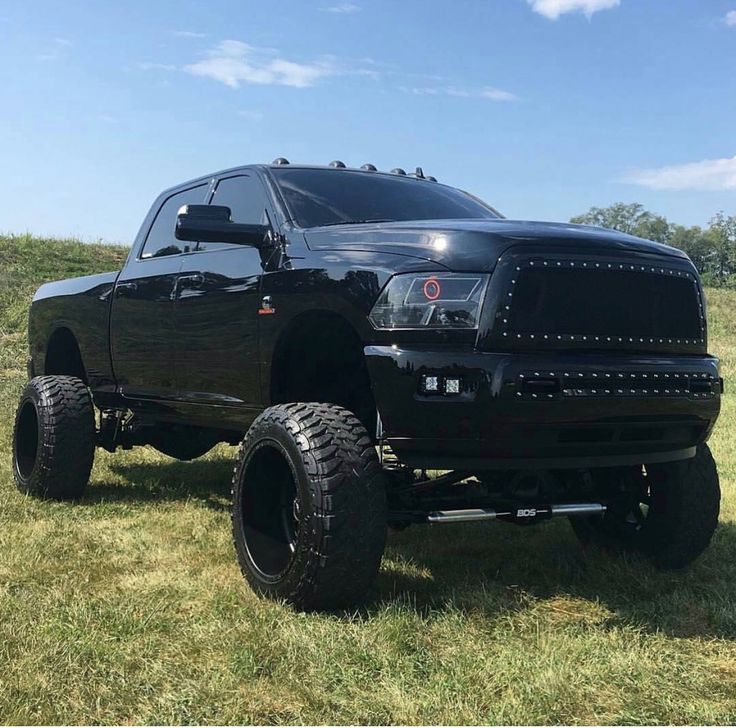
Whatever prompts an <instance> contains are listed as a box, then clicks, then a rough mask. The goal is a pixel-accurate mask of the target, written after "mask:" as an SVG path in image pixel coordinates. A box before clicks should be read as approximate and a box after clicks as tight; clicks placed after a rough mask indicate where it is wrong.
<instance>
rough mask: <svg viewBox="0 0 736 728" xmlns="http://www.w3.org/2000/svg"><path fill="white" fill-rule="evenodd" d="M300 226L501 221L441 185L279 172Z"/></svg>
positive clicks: (335, 172)
mask: <svg viewBox="0 0 736 728" xmlns="http://www.w3.org/2000/svg"><path fill="white" fill-rule="evenodd" d="M272 174H273V176H274V178H275V179H276V182H277V184H278V186H279V188H280V190H281V193H282V194H283V196H284V198H285V200H286V204H287V206H288V208H289V210H290V212H291V214H292V215H293V216H294V218H295V221H296V223H297V224H298V225H299V226H300V227H305V228H306V227H318V226H320V225H339V224H341V223H359V222H392V221H395V220H458V219H463V218H497V217H499V215H498V213H496V212H495V211H494V210H493V209H491V208H490V207H488V206H486V205H485V204H484V203H482V202H481V201H480V200H477V199H475V198H474V197H471V196H470V195H468V194H467V193H465V192H461V191H460V190H456V189H454V188H452V187H446V186H445V185H440V184H438V183H436V182H430V181H428V180H420V179H416V178H414V177H401V176H398V175H396V176H393V177H389V176H388V175H383V174H376V173H372V172H357V171H356V172H352V171H347V170H344V169H274V170H272Z"/></svg>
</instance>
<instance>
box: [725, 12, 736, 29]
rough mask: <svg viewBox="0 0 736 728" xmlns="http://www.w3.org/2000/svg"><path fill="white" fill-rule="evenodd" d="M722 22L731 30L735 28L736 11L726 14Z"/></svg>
mask: <svg viewBox="0 0 736 728" xmlns="http://www.w3.org/2000/svg"><path fill="white" fill-rule="evenodd" d="M724 21H725V22H726V25H728V26H730V27H731V28H736V10H729V11H728V12H727V13H726V17H725V18H724Z"/></svg>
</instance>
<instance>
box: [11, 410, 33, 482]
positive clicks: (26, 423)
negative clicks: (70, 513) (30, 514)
mask: <svg viewBox="0 0 736 728" xmlns="http://www.w3.org/2000/svg"><path fill="white" fill-rule="evenodd" d="M37 455H38V413H37V412H36V407H35V405H34V404H33V402H31V401H26V402H24V403H23V404H22V405H21V407H20V411H19V412H18V424H17V427H16V435H15V466H16V468H17V470H18V474H19V475H20V476H21V478H23V479H24V480H27V479H28V478H29V477H30V476H31V473H32V472H33V468H34V467H35V466H36V457H37Z"/></svg>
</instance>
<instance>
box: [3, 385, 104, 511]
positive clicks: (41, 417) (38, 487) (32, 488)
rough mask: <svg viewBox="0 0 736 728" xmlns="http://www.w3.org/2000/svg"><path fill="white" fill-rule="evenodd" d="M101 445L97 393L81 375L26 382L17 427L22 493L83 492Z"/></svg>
mask: <svg viewBox="0 0 736 728" xmlns="http://www.w3.org/2000/svg"><path fill="white" fill-rule="evenodd" d="M95 445H96V433H95V419H94V407H93V405H92V397H91V396H90V393H89V390H88V389H87V387H86V385H85V384H84V382H83V381H82V380H81V379H77V378H76V377H67V376H45V377H35V378H34V379H32V380H31V381H30V382H29V383H28V384H27V385H26V388H25V389H24V390H23V394H22V395H21V398H20V402H19V403H18V410H17V412H16V415H15V427H14V429H13V476H14V479H15V483H16V485H17V486H18V489H19V490H20V491H21V492H23V493H27V494H30V495H36V496H40V497H48V498H56V499H60V500H61V499H75V498H79V497H81V496H82V494H83V493H84V489H85V488H86V487H87V481H88V480H89V474H90V471H91V469H92V462H93V460H94V453H95Z"/></svg>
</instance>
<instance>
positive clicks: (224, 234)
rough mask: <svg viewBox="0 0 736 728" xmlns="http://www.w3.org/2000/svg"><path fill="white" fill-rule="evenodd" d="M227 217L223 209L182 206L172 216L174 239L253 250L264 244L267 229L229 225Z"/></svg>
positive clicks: (266, 227) (241, 224) (257, 226)
mask: <svg viewBox="0 0 736 728" xmlns="http://www.w3.org/2000/svg"><path fill="white" fill-rule="evenodd" d="M230 214H231V213H230V208H229V207H225V206H224V205H183V206H182V207H181V208H180V209H179V213H178V214H177V216H176V230H175V232H174V234H175V236H176V239H177V240H188V241H190V242H202V243H235V244H236V245H253V246H256V247H260V246H261V245H263V243H264V242H266V239H267V236H268V233H269V232H270V228H269V226H268V225H249V224H246V223H242V222H233V221H232V219H231V217H230Z"/></svg>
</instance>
